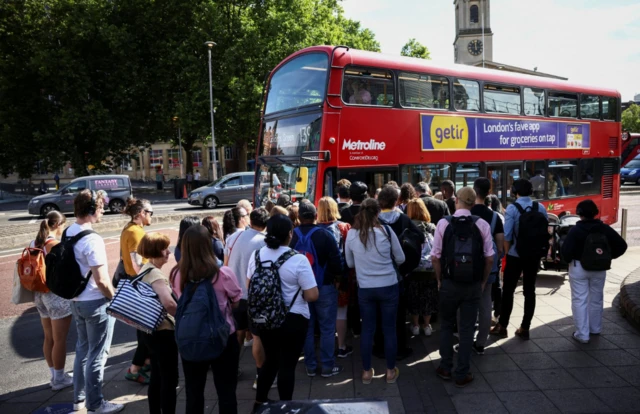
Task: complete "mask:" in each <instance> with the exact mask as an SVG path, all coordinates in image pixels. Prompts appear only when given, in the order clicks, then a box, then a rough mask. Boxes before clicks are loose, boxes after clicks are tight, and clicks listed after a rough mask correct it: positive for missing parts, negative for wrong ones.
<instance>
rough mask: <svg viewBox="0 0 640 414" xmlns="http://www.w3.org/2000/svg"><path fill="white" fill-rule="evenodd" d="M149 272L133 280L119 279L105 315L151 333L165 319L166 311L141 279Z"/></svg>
mask: <svg viewBox="0 0 640 414" xmlns="http://www.w3.org/2000/svg"><path fill="white" fill-rule="evenodd" d="M150 271H151V269H147V270H145V271H144V272H142V273H140V274H139V275H138V276H137V277H136V278H135V279H133V280H129V279H121V280H120V282H119V283H118V289H117V290H116V295H115V296H114V297H113V300H112V301H111V303H110V304H109V306H108V307H107V313H108V314H109V315H111V316H113V317H114V318H116V319H118V320H120V321H122V322H124V323H126V324H127V325H131V326H133V327H134V328H136V329H138V330H140V331H142V332H145V333H148V334H150V333H152V332H153V331H155V330H156V329H157V328H158V326H160V324H161V323H162V321H164V320H165V318H166V317H167V311H166V309H165V308H164V306H162V303H160V300H159V299H158V295H157V294H156V292H155V291H154V290H153V288H152V287H151V285H149V284H148V283H144V282H142V278H143V277H144V276H145V275H146V274H147V273H149V272H150Z"/></svg>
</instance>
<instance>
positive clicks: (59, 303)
mask: <svg viewBox="0 0 640 414" xmlns="http://www.w3.org/2000/svg"><path fill="white" fill-rule="evenodd" d="M66 222H67V219H66V217H65V216H64V215H63V214H60V213H58V212H57V211H52V212H50V213H49V214H47V217H46V218H45V219H44V220H42V222H41V223H40V230H38V235H37V236H36V238H35V240H34V241H32V242H31V244H30V245H29V247H31V248H37V249H42V250H43V252H44V254H45V256H46V255H47V254H48V253H49V252H50V251H51V249H52V248H53V246H55V245H56V244H58V243H59V241H58V240H59V239H60V237H61V236H62V232H63V231H64V225H65V223H66ZM34 297H35V305H36V309H37V310H38V313H39V314H40V322H41V323H42V330H43V331H44V343H43V344H42V352H43V353H44V359H45V361H47V365H48V366H49V371H51V380H50V382H49V386H51V389H52V390H53V391H58V390H62V389H64V388H67V387H70V386H72V385H73V377H71V376H69V375H66V374H65V373H64V363H65V360H66V358H67V334H68V333H69V326H70V325H71V301H69V300H67V299H63V298H61V297H60V296H57V295H56V294H54V293H53V292H47V293H43V292H35V293H34Z"/></svg>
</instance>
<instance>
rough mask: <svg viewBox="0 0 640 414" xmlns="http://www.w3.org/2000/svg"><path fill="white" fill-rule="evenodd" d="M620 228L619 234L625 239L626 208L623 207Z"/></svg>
mask: <svg viewBox="0 0 640 414" xmlns="http://www.w3.org/2000/svg"><path fill="white" fill-rule="evenodd" d="M621 227H622V229H621V231H620V234H621V236H622V238H623V239H624V240H625V241H626V240H627V209H626V208H623V209H622V226H621Z"/></svg>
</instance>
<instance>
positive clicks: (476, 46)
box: [467, 40, 482, 56]
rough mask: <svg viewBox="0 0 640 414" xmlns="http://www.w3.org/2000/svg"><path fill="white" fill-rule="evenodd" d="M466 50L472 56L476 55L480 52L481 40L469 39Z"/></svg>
mask: <svg viewBox="0 0 640 414" xmlns="http://www.w3.org/2000/svg"><path fill="white" fill-rule="evenodd" d="M467 50H468V51H469V53H471V54H472V55H473V56H478V55H479V54H480V53H482V40H472V41H470V42H469V45H468V46H467Z"/></svg>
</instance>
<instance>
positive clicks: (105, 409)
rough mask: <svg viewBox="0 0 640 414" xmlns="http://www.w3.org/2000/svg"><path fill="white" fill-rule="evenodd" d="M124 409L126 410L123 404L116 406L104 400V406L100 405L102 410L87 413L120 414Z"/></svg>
mask: <svg viewBox="0 0 640 414" xmlns="http://www.w3.org/2000/svg"><path fill="white" fill-rule="evenodd" d="M123 409H124V405H122V404H114V403H112V402H109V401H107V400H102V404H101V405H100V408H98V409H97V410H88V411H87V413H95V414H110V413H117V412H120V411H122V410H123Z"/></svg>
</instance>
